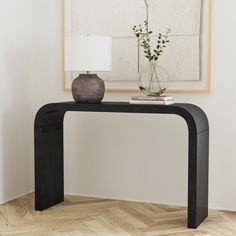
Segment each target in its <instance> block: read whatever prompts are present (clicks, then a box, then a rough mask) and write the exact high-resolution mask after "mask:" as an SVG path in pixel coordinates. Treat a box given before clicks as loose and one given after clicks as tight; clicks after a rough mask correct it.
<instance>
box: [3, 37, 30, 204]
mask: <svg viewBox="0 0 236 236" xmlns="http://www.w3.org/2000/svg"><path fill="white" fill-rule="evenodd" d="M26 48H27V50H26ZM4 50H5V55H4V62H5V64H4V66H3V70H4V71H5V76H4V77H3V78H1V79H2V80H3V81H2V83H3V87H2V88H1V90H2V93H1V94H0V96H1V99H2V101H1V103H2V106H1V111H0V114H1V123H2V124H1V132H0V136H1V137H0V140H2V141H1V149H0V150H1V153H0V158H1V160H0V203H3V202H6V201H8V200H10V199H12V198H15V197H17V196H19V195H22V194H25V193H27V192H29V191H30V190H31V189H32V186H33V181H32V175H33V168H32V163H33V155H32V154H33V152H32V147H33V118H32V104H31V103H32V101H31V97H30V73H31V70H30V60H31V58H30V57H31V49H30V48H29V46H28V45H27V42H23V41H22V42H17V43H16V40H15V39H14V41H12V42H11V41H10V42H9V41H7V43H6V45H4Z"/></svg>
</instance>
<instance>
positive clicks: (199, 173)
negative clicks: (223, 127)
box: [188, 130, 209, 229]
mask: <svg viewBox="0 0 236 236" xmlns="http://www.w3.org/2000/svg"><path fill="white" fill-rule="evenodd" d="M208 168H209V130H206V131H204V132H202V133H199V134H190V136H189V170H188V227H189V228H193V229H196V228H197V227H198V226H199V225H200V224H201V223H202V222H203V221H204V220H205V219H206V218H207V216H208Z"/></svg>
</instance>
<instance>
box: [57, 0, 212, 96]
mask: <svg viewBox="0 0 236 236" xmlns="http://www.w3.org/2000/svg"><path fill="white" fill-rule="evenodd" d="M208 4H209V6H208V8H209V12H208V81H207V84H208V86H207V88H168V92H170V93H209V92H210V91H211V84H212V81H211V80H212V61H211V55H212V0H208ZM64 6H65V5H64V0H61V74H62V75H61V77H62V81H61V83H62V89H63V91H65V92H69V91H71V89H68V88H66V81H65V71H64V34H65V13H64ZM139 91H140V90H139V89H138V88H107V89H106V92H139Z"/></svg>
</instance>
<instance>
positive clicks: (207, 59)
mask: <svg viewBox="0 0 236 236" xmlns="http://www.w3.org/2000/svg"><path fill="white" fill-rule="evenodd" d="M71 1H72V0H61V51H62V53H61V55H62V56H61V64H62V65H61V73H62V89H63V90H64V91H71V88H70V83H71V80H72V79H73V78H74V77H75V75H74V74H72V73H68V72H67V73H65V70H64V38H65V35H66V31H67V32H68V24H72V23H71V22H68V19H71V20H72V16H71V15H70V16H69V17H68V14H70V13H68V12H69V11H68V3H70V2H71ZM78 1H79V0H78ZM133 1H134V0H133ZM197 1H199V0H197ZM202 2H203V4H202V9H201V17H202V18H201V35H200V36H199V38H200V53H199V55H200V56H199V68H200V69H201V71H200V77H201V78H200V79H199V80H198V81H187V80H186V81H176V82H175V81H174V82H170V87H169V88H168V92H170V93H172V92H173V93H209V92H210V91H211V77H212V74H211V51H212V0H202ZM70 4H71V3H70ZM66 9H67V10H66ZM70 12H72V10H71V11H70ZM66 18H67V20H66ZM137 23H138V22H137ZM203 70H204V71H203ZM105 83H106V91H107V92H138V91H140V90H139V88H138V86H137V81H132V85H131V82H128V81H121V82H118V83H117V82H113V81H105ZM175 85H176V86H175Z"/></svg>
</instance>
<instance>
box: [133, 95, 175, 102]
mask: <svg viewBox="0 0 236 236" xmlns="http://www.w3.org/2000/svg"><path fill="white" fill-rule="evenodd" d="M132 100H141V101H172V100H174V98H173V97H172V96H170V95H162V96H146V95H136V96H133V97H132Z"/></svg>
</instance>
